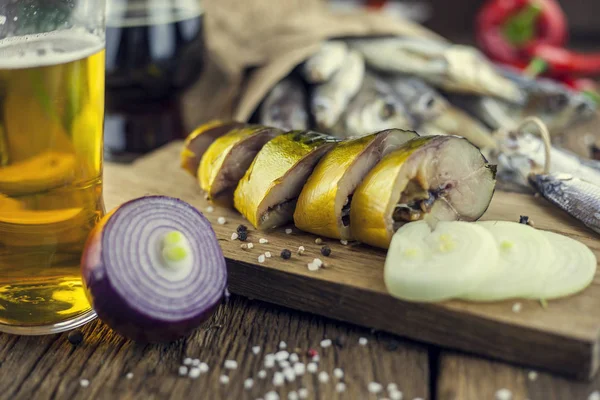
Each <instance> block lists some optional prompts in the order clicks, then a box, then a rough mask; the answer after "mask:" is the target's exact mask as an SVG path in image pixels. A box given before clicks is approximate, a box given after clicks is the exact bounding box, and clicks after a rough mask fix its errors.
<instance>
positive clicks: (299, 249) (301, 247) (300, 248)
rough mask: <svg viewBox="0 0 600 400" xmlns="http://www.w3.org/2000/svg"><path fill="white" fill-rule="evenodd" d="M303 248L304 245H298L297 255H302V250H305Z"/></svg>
mask: <svg viewBox="0 0 600 400" xmlns="http://www.w3.org/2000/svg"><path fill="white" fill-rule="evenodd" d="M305 250H306V249H305V248H304V246H300V247H298V254H299V255H302V254H304V251H305Z"/></svg>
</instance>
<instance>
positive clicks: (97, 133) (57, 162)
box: [0, 0, 105, 335]
mask: <svg viewBox="0 0 600 400" xmlns="http://www.w3.org/2000/svg"><path fill="white" fill-rule="evenodd" d="M104 19H105V4H104V0H3V1H2V2H0V331H3V332H8V333H17V334H30V335H35V334H48V333H55V332H61V331H65V330H68V329H72V328H75V327H77V326H80V325H83V324H84V323H86V322H88V321H90V320H92V319H94V318H95V313H94V312H93V310H92V309H91V307H90V304H89V303H88V300H87V298H86V296H85V293H84V289H83V286H82V282H81V274H80V265H79V264H80V259H81V253H82V250H83V246H84V243H85V240H86V238H87V236H88V233H89V231H90V230H91V229H92V228H93V227H94V225H95V224H96V223H97V221H98V220H99V219H100V218H101V217H102V215H103V214H104V204H103V201H102V139H103V120H104V71H105V52H104V48H105V24H104Z"/></svg>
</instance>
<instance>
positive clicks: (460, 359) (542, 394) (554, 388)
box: [437, 352, 600, 400]
mask: <svg viewBox="0 0 600 400" xmlns="http://www.w3.org/2000/svg"><path fill="white" fill-rule="evenodd" d="M502 389H505V391H506V390H508V391H509V392H510V394H511V395H512V397H510V398H509V399H510V400H588V399H594V397H591V398H590V395H591V394H592V393H593V392H596V391H600V377H596V379H594V380H593V381H591V382H581V381H574V380H569V379H565V378H561V377H559V376H555V375H551V374H548V373H545V372H540V371H537V370H532V369H528V368H519V367H514V366H511V365H508V364H503V363H500V362H496V361H490V360H486V359H482V358H475V357H471V356H467V355H464V354H457V353H453V352H445V353H443V354H442V355H441V357H440V364H439V375H438V379H437V399H438V400H471V399H490V400H494V399H500V398H501V397H497V396H498V395H497V393H498V391H499V390H502Z"/></svg>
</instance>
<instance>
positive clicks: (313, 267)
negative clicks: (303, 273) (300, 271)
mask: <svg viewBox="0 0 600 400" xmlns="http://www.w3.org/2000/svg"><path fill="white" fill-rule="evenodd" d="M307 266H308V270H309V271H312V272H314V271H317V270H318V269H319V266H318V265H316V264H314V263H312V262H309V263H308V264H307Z"/></svg>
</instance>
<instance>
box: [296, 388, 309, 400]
mask: <svg viewBox="0 0 600 400" xmlns="http://www.w3.org/2000/svg"><path fill="white" fill-rule="evenodd" d="M298 397H300V398H301V399H306V398H308V389H307V388H300V389H298Z"/></svg>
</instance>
